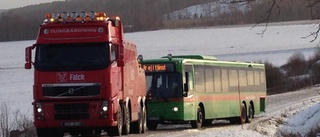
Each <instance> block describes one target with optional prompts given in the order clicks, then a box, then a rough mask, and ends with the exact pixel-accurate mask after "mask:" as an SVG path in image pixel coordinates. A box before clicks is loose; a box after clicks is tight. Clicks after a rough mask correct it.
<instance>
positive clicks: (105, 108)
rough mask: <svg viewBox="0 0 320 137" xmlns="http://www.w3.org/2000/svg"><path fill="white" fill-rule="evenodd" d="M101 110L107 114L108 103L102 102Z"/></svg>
mask: <svg viewBox="0 0 320 137" xmlns="http://www.w3.org/2000/svg"><path fill="white" fill-rule="evenodd" d="M101 110H102V112H107V111H108V101H103V102H102V107H101Z"/></svg>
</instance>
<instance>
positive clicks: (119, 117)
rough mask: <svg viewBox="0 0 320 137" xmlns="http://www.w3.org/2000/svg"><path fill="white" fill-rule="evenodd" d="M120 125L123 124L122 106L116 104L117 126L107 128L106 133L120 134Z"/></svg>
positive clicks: (110, 134) (111, 134)
mask: <svg viewBox="0 0 320 137" xmlns="http://www.w3.org/2000/svg"><path fill="white" fill-rule="evenodd" d="M122 126H123V113H122V107H121V105H120V104H119V105H118V112H117V127H113V128H111V129H109V131H108V135H109V136H122Z"/></svg>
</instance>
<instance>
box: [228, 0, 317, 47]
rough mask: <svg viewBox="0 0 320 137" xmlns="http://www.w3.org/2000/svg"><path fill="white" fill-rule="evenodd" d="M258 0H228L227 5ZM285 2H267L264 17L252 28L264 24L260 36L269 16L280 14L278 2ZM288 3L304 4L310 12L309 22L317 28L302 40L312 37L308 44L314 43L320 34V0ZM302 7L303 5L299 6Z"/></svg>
mask: <svg viewBox="0 0 320 137" xmlns="http://www.w3.org/2000/svg"><path fill="white" fill-rule="evenodd" d="M258 1H259V0H229V1H228V2H229V3H240V2H244V3H250V2H258ZM283 1H285V0H267V2H268V3H270V7H269V8H268V9H267V10H266V11H265V14H266V15H265V16H264V17H262V19H261V20H259V21H258V22H257V23H256V24H255V25H254V26H253V27H255V26H257V25H259V24H261V23H264V24H265V28H264V30H262V32H261V33H260V34H264V33H265V31H266V30H267V28H268V25H269V22H270V18H271V15H272V14H273V13H276V14H277V15H278V16H279V15H280V14H281V8H280V6H279V3H280V2H283ZM287 1H288V2H301V1H302V2H305V3H307V4H306V6H305V7H306V8H308V9H309V11H310V17H311V20H314V21H316V22H315V23H316V24H317V27H316V29H315V30H314V31H312V32H310V34H309V35H307V36H306V37H303V38H308V37H313V39H312V40H311V41H310V42H314V41H315V40H316V39H317V38H318V36H319V33H320V21H319V19H320V10H319V8H320V0H287ZM288 4H289V3H288ZM301 6H304V5H301Z"/></svg>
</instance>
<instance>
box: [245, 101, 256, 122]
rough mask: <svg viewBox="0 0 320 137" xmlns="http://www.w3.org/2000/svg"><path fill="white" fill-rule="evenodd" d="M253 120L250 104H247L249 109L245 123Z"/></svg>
mask: <svg viewBox="0 0 320 137" xmlns="http://www.w3.org/2000/svg"><path fill="white" fill-rule="evenodd" d="M253 118H254V110H253V105H252V103H250V104H249V108H248V116H247V119H246V123H250V122H251V121H252V119H253Z"/></svg>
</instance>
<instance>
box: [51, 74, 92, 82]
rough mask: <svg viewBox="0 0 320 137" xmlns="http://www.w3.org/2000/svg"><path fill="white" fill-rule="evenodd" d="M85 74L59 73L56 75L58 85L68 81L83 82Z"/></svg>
mask: <svg viewBox="0 0 320 137" xmlns="http://www.w3.org/2000/svg"><path fill="white" fill-rule="evenodd" d="M84 80H86V79H85V74H83V73H69V74H67V73H66V72H59V73H57V82H59V83H65V82H70V81H84Z"/></svg>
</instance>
